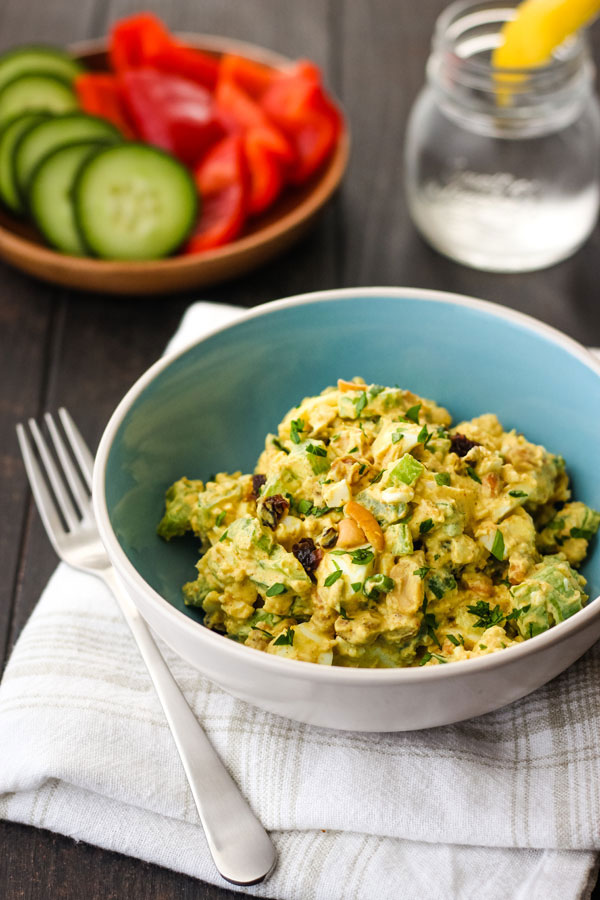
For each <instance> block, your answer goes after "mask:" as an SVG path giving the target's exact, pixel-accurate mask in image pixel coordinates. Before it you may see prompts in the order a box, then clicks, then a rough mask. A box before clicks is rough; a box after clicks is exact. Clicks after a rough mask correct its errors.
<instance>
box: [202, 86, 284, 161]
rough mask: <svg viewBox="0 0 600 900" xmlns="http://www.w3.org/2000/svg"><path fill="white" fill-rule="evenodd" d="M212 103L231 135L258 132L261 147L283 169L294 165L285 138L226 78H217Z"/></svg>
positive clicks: (247, 97)
mask: <svg viewBox="0 0 600 900" xmlns="http://www.w3.org/2000/svg"><path fill="white" fill-rule="evenodd" d="M215 102H216V106H217V110H218V112H219V116H220V118H221V121H222V122H223V123H224V124H225V126H226V127H227V129H228V131H230V132H232V133H234V134H235V133H246V132H247V131H249V130H250V129H252V130H254V129H260V132H261V136H262V143H264V144H267V145H268V146H269V148H270V150H271V152H272V153H273V154H274V155H275V156H276V157H277V158H278V159H279V160H280V161H281V163H282V164H283V165H285V166H287V165H289V164H291V163H294V162H295V161H296V154H295V152H294V148H293V146H292V144H291V143H290V141H289V140H288V138H287V137H286V136H285V134H284V133H283V132H282V131H281V129H279V128H278V127H277V126H276V125H274V124H273V122H272V121H271V120H270V119H269V117H268V115H267V114H266V113H265V111H264V110H263V109H261V107H260V105H259V104H258V103H256V102H255V101H254V100H253V99H252V97H250V96H249V95H248V94H247V93H246V91H245V90H243V89H242V88H241V87H239V86H238V85H237V84H235V82H234V81H232V80H231V79H229V78H223V77H219V82H218V84H217V90H216V93H215Z"/></svg>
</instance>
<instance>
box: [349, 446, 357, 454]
mask: <svg viewBox="0 0 600 900" xmlns="http://www.w3.org/2000/svg"><path fill="white" fill-rule="evenodd" d="M357 450H358V447H353V448H352V450H348V453H356V451H357Z"/></svg>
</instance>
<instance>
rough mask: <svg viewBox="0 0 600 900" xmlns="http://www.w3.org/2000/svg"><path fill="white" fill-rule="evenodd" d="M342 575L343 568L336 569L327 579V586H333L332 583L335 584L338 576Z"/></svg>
mask: <svg viewBox="0 0 600 900" xmlns="http://www.w3.org/2000/svg"><path fill="white" fill-rule="evenodd" d="M341 577H342V570H341V569H336V570H335V572H331V574H329V575H328V576H327V578H326V579H325V587H331V585H332V584H335V583H336V581H337V580H338V578H341Z"/></svg>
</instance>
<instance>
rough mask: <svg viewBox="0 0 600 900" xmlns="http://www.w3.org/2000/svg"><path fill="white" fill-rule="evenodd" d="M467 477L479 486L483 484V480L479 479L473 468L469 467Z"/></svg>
mask: <svg viewBox="0 0 600 900" xmlns="http://www.w3.org/2000/svg"><path fill="white" fill-rule="evenodd" d="M467 475H468V476H469V478H472V479H473V481H476V482H477V484H481V478H480V477H479V475H478V474H477V472H476V471H475V469H474V468H473V466H467Z"/></svg>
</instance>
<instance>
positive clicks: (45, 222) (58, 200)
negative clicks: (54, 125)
mask: <svg viewBox="0 0 600 900" xmlns="http://www.w3.org/2000/svg"><path fill="white" fill-rule="evenodd" d="M102 146H103V145H102V144H98V143H97V142H94V141H81V143H78V144H69V145H68V146H66V147H58V148H57V149H56V150H53V151H52V152H51V153H49V154H48V155H47V156H45V157H44V158H43V159H42V161H41V162H40V163H39V164H38V165H37V166H36V168H35V169H34V172H33V175H32V176H31V181H30V183H29V209H30V212H31V214H32V216H33V219H34V221H35V224H36V225H37V227H38V228H39V230H40V231H41V232H42V234H43V235H44V237H45V238H46V240H47V241H48V243H49V244H51V245H52V246H53V247H56V248H57V249H58V250H61V251H62V252H63V253H70V254H71V256H85V255H86V252H87V251H86V247H85V245H84V243H83V241H82V240H81V237H80V236H79V231H78V230H77V225H76V224H75V215H74V211H73V201H72V196H71V194H72V188H73V183H74V181H75V176H76V175H77V173H78V171H79V169H80V168H81V166H82V165H83V163H84V162H85V161H86V160H87V159H88V158H89V157H90V156H92V155H93V154H94V153H97V152H98V150H99V149H100V148H101V147H102Z"/></svg>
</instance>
